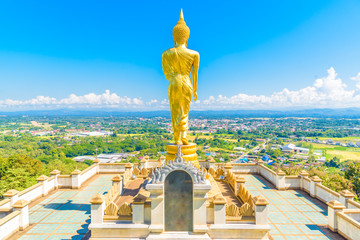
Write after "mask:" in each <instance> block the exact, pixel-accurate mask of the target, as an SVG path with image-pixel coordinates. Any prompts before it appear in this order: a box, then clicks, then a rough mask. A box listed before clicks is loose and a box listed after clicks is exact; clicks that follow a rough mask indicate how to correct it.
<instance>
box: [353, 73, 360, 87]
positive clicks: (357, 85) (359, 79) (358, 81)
mask: <svg viewBox="0 0 360 240" xmlns="http://www.w3.org/2000/svg"><path fill="white" fill-rule="evenodd" d="M351 80H354V81H356V82H357V83H356V89H357V90H360V72H359V73H358V74H357V75H356V76H355V77H352V78H351Z"/></svg>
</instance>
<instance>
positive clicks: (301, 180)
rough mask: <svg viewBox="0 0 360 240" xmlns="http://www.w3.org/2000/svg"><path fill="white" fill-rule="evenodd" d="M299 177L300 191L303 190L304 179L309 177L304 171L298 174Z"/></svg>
mask: <svg viewBox="0 0 360 240" xmlns="http://www.w3.org/2000/svg"><path fill="white" fill-rule="evenodd" d="M299 176H300V189H301V190H304V185H305V184H304V177H307V176H309V173H308V172H306V171H305V170H302V171H301V172H300V173H299Z"/></svg>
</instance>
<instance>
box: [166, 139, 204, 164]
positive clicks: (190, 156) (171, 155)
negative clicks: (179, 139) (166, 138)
mask: <svg viewBox="0 0 360 240" xmlns="http://www.w3.org/2000/svg"><path fill="white" fill-rule="evenodd" d="M178 146H180V147H181V153H182V154H183V159H184V160H187V161H190V162H194V163H197V165H198V164H199V162H198V155H197V154H196V150H197V145H196V143H190V144H189V145H176V144H173V143H171V144H168V145H167V146H166V152H167V153H166V161H167V162H169V161H171V160H174V159H175V158H176V156H175V154H176V153H177V152H178Z"/></svg>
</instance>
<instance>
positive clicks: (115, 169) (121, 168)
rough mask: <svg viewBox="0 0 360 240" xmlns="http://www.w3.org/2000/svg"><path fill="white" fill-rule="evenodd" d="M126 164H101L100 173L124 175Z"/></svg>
mask: <svg viewBox="0 0 360 240" xmlns="http://www.w3.org/2000/svg"><path fill="white" fill-rule="evenodd" d="M125 165H126V163H100V164H99V173H123V172H125Z"/></svg>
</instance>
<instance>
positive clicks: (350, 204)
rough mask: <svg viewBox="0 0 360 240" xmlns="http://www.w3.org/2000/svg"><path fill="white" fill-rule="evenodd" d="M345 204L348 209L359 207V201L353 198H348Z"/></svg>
mask: <svg viewBox="0 0 360 240" xmlns="http://www.w3.org/2000/svg"><path fill="white" fill-rule="evenodd" d="M347 204H348V208H349V209H360V203H358V202H355V201H354V200H348V201H347Z"/></svg>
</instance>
